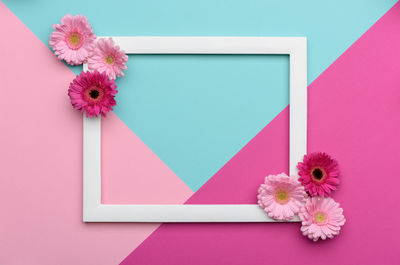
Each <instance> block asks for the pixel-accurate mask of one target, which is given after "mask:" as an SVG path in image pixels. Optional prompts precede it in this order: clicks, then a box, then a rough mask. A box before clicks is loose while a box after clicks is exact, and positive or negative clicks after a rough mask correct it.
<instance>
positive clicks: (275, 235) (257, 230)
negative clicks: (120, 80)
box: [0, 1, 400, 264]
mask: <svg viewBox="0 0 400 265" xmlns="http://www.w3.org/2000/svg"><path fill="white" fill-rule="evenodd" d="M116 3H118V2H116ZM130 3H131V5H132V6H131V7H132V8H131V11H127V10H129V8H124V9H123V8H119V9H116V8H117V7H118V5H106V6H104V7H100V6H102V5H101V4H100V5H98V6H99V8H97V7H96V9H94V8H88V6H85V5H87V3H86V2H80V4H79V5H77V4H74V2H71V1H70V2H60V3H55V2H50V1H49V2H47V3H44V4H43V5H34V4H27V3H23V2H15V1H12V2H11V1H6V4H7V5H8V7H9V8H10V9H11V10H12V11H13V12H14V13H15V14H16V15H17V16H18V18H19V19H21V20H22V21H23V22H24V23H25V24H26V25H27V26H28V28H29V29H30V30H31V31H32V32H33V33H35V35H36V36H37V37H38V38H39V39H38V38H36V37H35V35H34V34H32V32H30V31H29V29H28V28H26V27H25V26H24V25H23V24H22V23H21V22H20V21H19V20H18V18H17V17H16V16H14V15H13V14H12V13H11V12H10V11H9V10H8V9H7V7H5V6H4V5H2V4H0V5H1V8H0V12H1V13H0V14H1V15H0V19H1V22H2V23H1V24H2V25H7V27H5V26H2V27H0V30H1V35H2V36H7V37H8V38H7V41H3V42H1V44H0V45H1V47H2V49H0V50H1V53H2V58H3V60H2V61H1V63H0V67H1V73H3V75H2V77H3V85H2V86H1V88H2V95H3V97H5V98H7V99H8V100H7V101H3V104H0V108H1V110H2V113H9V112H10V110H12V111H13V112H12V115H4V116H3V118H2V120H1V121H2V123H1V124H2V127H1V129H2V130H1V131H2V135H1V136H2V137H1V139H2V140H1V143H0V145H1V146H2V150H3V151H2V152H1V161H3V163H2V175H1V180H2V182H1V183H2V185H0V198H1V201H2V202H4V203H2V204H1V205H2V208H3V211H2V213H3V214H4V217H3V216H2V218H0V235H1V236H0V263H2V264H3V263H4V264H117V263H119V262H120V261H122V260H123V259H124V257H126V256H127V255H128V254H129V252H131V251H133V252H132V254H131V255H129V256H128V258H127V259H126V260H125V261H124V264H160V263H161V264H182V263H183V264H209V263H218V264H224V263H229V264H241V263H244V262H246V263H247V262H251V263H252V264H264V263H265V261H266V260H269V261H271V262H280V263H283V264H293V263H294V262H300V263H305V262H307V263H310V264H317V263H318V264H321V263H322V264H358V263H362V264H377V263H384V264H397V263H399V259H398V256H396V253H395V251H394V248H393V246H396V245H397V244H398V243H399V242H398V239H397V238H396V237H395V236H394V235H396V234H399V231H398V229H397V228H396V225H395V224H394V222H395V220H397V218H398V214H397V212H396V211H395V210H393V209H395V208H396V204H397V202H398V201H399V196H398V195H397V193H396V184H397V185H398V181H397V178H396V177H395V174H394V173H393V172H395V165H396V160H395V159H396V157H398V155H399V154H398V151H397V150H399V148H398V147H399V146H398V144H399V141H398V140H397V137H396V135H398V133H399V128H398V118H397V117H398V115H395V114H396V113H398V111H399V107H398V106H399V103H400V102H399V100H398V98H399V97H398V96H397V92H398V90H397V86H398V85H397V84H398V82H399V80H398V77H397V76H398V74H397V69H398V68H399V67H398V65H397V61H398V58H397V56H398V54H399V53H398V52H397V47H398V46H399V38H398V37H397V36H399V34H398V33H399V31H400V29H399V27H398V26H397V25H400V24H399V14H400V12H399V7H398V5H396V6H395V7H394V8H393V9H392V10H391V11H390V12H389V14H388V15H386V16H384V17H383V18H382V19H381V20H380V21H379V22H378V23H377V24H376V25H375V26H374V27H373V28H372V29H371V30H370V31H368V32H367V33H366V34H365V35H364V36H363V37H362V38H361V39H360V40H359V41H358V42H356V43H355V44H354V45H353V46H352V47H351V48H350V49H349V50H347V51H346V52H345V53H344V54H343V55H342V56H341V57H340V59H339V60H338V61H337V62H335V64H333V65H332V66H331V67H329V68H328V69H327V70H326V71H325V72H324V73H323V74H322V75H321V76H320V77H319V78H318V79H317V80H315V82H313V83H312V85H311V86H310V88H309V101H310V105H309V114H310V115H309V149H310V150H311V151H313V150H324V151H327V152H330V153H331V154H332V155H333V156H335V157H336V158H337V159H338V160H339V161H340V164H341V166H342V171H343V182H342V186H341V189H340V191H338V192H337V193H336V194H335V198H336V199H337V200H339V201H340V202H341V203H342V205H343V207H344V208H345V214H346V217H347V219H348V223H347V224H346V226H345V229H344V230H343V233H342V234H341V236H340V237H338V238H336V239H335V240H332V241H328V242H323V243H322V244H319V245H315V244H312V243H311V242H308V241H307V240H306V239H305V238H303V237H302V236H301V235H300V233H299V231H298V229H299V227H298V225H297V224H272V225H271V224H230V225H226V224H179V225H178V224H176V225H173V224H169V225H163V226H162V228H161V229H159V230H157V232H156V233H153V234H152V236H151V237H149V238H148V239H147V240H146V241H144V243H143V244H142V245H141V246H140V247H139V248H137V249H136V250H135V248H136V247H137V246H138V245H139V244H140V243H141V242H142V241H143V240H144V239H145V238H146V237H147V236H148V235H149V234H150V233H151V232H152V231H154V229H156V227H157V225H155V224H83V223H82V222H81V211H82V208H81V207H82V206H81V204H82V198H81V178H82V175H81V172H82V168H81V161H82V157H81V130H82V127H81V123H80V122H77V121H79V120H80V118H79V114H78V113H76V112H72V111H71V109H70V106H69V103H68V99H67V98H66V94H65V93H66V89H67V86H68V83H69V82H70V80H71V79H72V78H73V75H72V73H71V72H70V71H69V70H68V69H67V67H65V66H64V65H63V64H62V63H60V62H58V61H57V60H56V59H55V58H54V56H53V55H52V53H51V52H50V51H49V50H48V49H47V48H46V47H45V46H44V45H43V43H45V44H47V40H48V34H49V33H50V31H51V29H50V27H49V25H51V24H53V23H57V22H58V21H59V18H60V17H61V16H62V15H64V14H65V13H67V12H71V13H73V14H74V13H84V14H85V15H87V16H88V17H89V19H90V21H91V22H92V24H93V25H94V27H95V31H96V33H98V34H99V35H267V36H272V35H275V36H296V35H301V36H303V35H304V36H307V37H308V39H309V82H310V83H311V82H312V81H314V79H315V78H316V77H317V76H318V75H319V74H320V73H321V72H323V71H324V70H325V69H326V68H327V67H328V66H329V64H331V63H332V62H333V61H334V60H335V59H336V58H337V57H338V56H339V55H341V54H342V53H343V52H344V51H345V50H346V49H347V48H348V47H349V46H350V45H351V44H352V43H353V42H354V41H355V40H357V38H358V37H360V36H361V35H362V34H363V33H364V32H365V31H366V30H367V29H368V28H369V27H370V26H371V25H372V24H373V23H374V22H375V21H376V20H377V19H378V18H380V17H381V16H382V15H383V13H384V12H385V11H387V10H388V9H389V8H390V7H391V6H392V5H393V4H394V1H362V2H361V1H352V2H351V3H348V1H339V2H335V3H331V4H328V3H326V4H322V3H320V2H315V3H314V2H313V1H310V2H307V4H305V3H301V4H300V3H297V2H294V1H293V2H291V1H287V2H286V1H280V2H279V3H275V2H267V1H255V2H252V3H250V4H249V3H248V1H246V2H239V1H235V2H231V1H230V2H229V3H228V2H225V1H217V2H214V1H213V2H212V3H211V2H208V1H203V2H202V3H201V4H199V3H195V2H191V1H187V2H185V3H182V2H180V1H176V2H175V1H171V2H170V3H168V8H166V7H165V6H163V2H158V1H146V3H140V4H139V3H138V2H135V1H133V2H130ZM124 4H126V5H128V3H127V2H126V3H124ZM296 5H298V6H296ZM112 10H114V12H113V11H112ZM132 10H133V12H134V13H132ZM150 10H151V12H150ZM301 11H303V12H301ZM126 12H128V13H129V14H128V13H126ZM39 14H42V15H39ZM121 17H128V18H129V19H124V20H121V19H119V18H121ZM183 21H184V22H185V23H182V22H183ZM382 40H384V41H382ZM40 41H42V42H43V43H41V42H40ZM27 43H29V45H27ZM22 51H23V52H22ZM148 59H149V58H147V59H146V58H143V61H142V63H143V64H142V66H145V65H146V60H148ZM277 60H278V61H276V63H278V64H281V65H283V67H282V68H281V70H282V69H286V68H285V67H284V60H285V59H277ZM157 62H159V63H162V62H161V60H159V61H158V60H157ZM175 63H176V62H175ZM253 63H265V62H263V61H260V60H259V59H256V61H255V62H253ZM268 63H269V62H268ZM142 69H143V68H142ZM200 69H201V68H200ZM72 70H73V71H74V72H78V71H79V69H77V68H74V69H72ZM144 70H145V69H144ZM228 70H229V69H228ZM279 73H280V74H282V71H279ZM283 73H284V71H283ZM158 74H161V73H158ZM260 76H261V75H259V77H260ZM244 77H246V76H244ZM260 80H262V79H260ZM178 81H179V80H177V81H176V82H178ZM269 81H271V79H269ZM178 83H179V82H178ZM125 85H126V86H125ZM139 85H140V83H139V84H138V86H139ZM124 86H125V87H126V90H125V91H128V89H129V86H130V82H128V83H126V84H121V89H122V87H124ZM282 87H283V86H282ZM239 88H240V87H239ZM382 91H384V92H382ZM121 95H122V93H121ZM282 95H283V96H281V97H279V96H277V102H280V104H281V105H280V106H281V109H279V104H278V107H277V108H275V110H274V111H275V112H276V114H278V113H279V112H280V111H281V110H283V109H284V108H285V106H286V105H285V100H287V98H286V96H285V95H284V94H282ZM128 96H129V95H128ZM128 96H126V97H124V98H127V97H128ZM166 96H168V95H166ZM169 96H170V97H171V98H167V99H168V100H172V99H173V97H174V96H176V94H174V93H171V94H170V95H169ZM43 98H45V99H46V101H43ZM168 100H167V102H173V101H168ZM232 100H238V99H235V98H233V99H232ZM286 103H287V102H286ZM254 110H256V112H257V109H252V111H254ZM258 110H260V111H268V110H269V109H267V110H266V109H262V108H260V109H258ZM138 111H139V110H138ZM190 111H191V112H192V114H196V115H199V112H201V109H199V110H197V109H192V110H190ZM123 113H125V112H121V113H119V116H121V117H120V118H121V119H122V120H123V121H124V123H125V124H127V125H128V126H129V121H128V120H124V118H123ZM116 114H117V115H118V110H116ZM256 114H257V113H256ZM264 114H265V113H264ZM271 115H272V114H271ZM264 116H265V115H260V116H258V117H261V118H265V117H264ZM273 116H274V115H272V117H270V118H269V119H270V120H272V119H273ZM199 117H200V115H199ZM287 118H288V114H287V110H286V109H285V110H283V112H281V113H280V114H279V115H278V116H277V117H276V118H275V119H273V120H272V122H270V123H269V124H268V125H267V126H266V127H265V128H264V129H262V128H263V127H264V125H266V124H262V123H263V122H266V123H268V122H269V121H261V122H260V121H258V122H254V123H253V122H252V121H257V115H250V116H248V120H250V121H246V122H249V124H248V126H249V128H252V129H251V130H250V131H251V132H248V133H247V134H243V135H240V134H239V135H238V136H236V137H237V138H236V139H241V142H240V141H239V142H240V144H239V146H237V147H236V148H234V149H232V150H230V151H229V150H228V151H227V150H226V149H224V148H222V149H221V150H222V151H221V153H220V155H219V156H218V157H216V159H215V160H219V162H218V163H217V164H216V165H214V169H213V170H214V171H216V172H217V171H218V172H217V173H216V174H214V173H215V172H212V171H209V172H208V173H207V174H208V177H205V178H204V180H203V182H204V181H205V180H207V179H209V178H210V177H211V179H210V181H209V182H207V183H206V184H205V185H203V186H201V183H200V184H192V185H190V183H189V184H188V183H185V182H184V180H185V177H184V176H189V175H190V168H189V169H185V163H182V164H180V163H179V159H177V158H179V157H176V158H175V159H172V160H174V161H175V162H174V161H164V159H166V158H170V159H171V157H172V158H173V154H172V155H171V157H169V156H167V155H164V157H163V155H162V154H163V152H164V153H165V154H167V151H169V150H168V149H169V147H168V145H166V146H165V147H163V146H161V147H159V149H158V150H157V148H155V147H154V146H156V147H157V146H159V144H157V142H156V140H157V139H155V138H156V137H155V136H157V135H156V134H155V136H154V137H153V138H154V139H151V137H149V138H148V139H142V138H144V136H142V138H138V137H137V135H136V133H138V132H136V131H135V130H134V128H130V127H132V126H130V127H129V128H128V127H127V126H126V125H125V124H124V123H122V122H121V120H120V119H119V118H117V116H115V115H110V117H108V118H107V120H105V122H104V126H106V125H109V126H106V127H103V133H104V140H106V141H105V142H104V143H103V144H104V148H105V149H104V154H103V159H104V158H106V159H104V160H106V161H107V163H104V166H103V172H104V176H105V178H104V181H108V182H107V183H105V184H106V186H107V187H110V189H109V190H108V193H104V194H103V195H105V197H104V198H103V199H105V200H106V201H107V200H109V201H122V202H123V201H130V200H138V199H141V198H144V199H146V200H151V199H157V198H156V197H152V195H151V194H150V192H151V189H149V190H143V192H142V193H139V192H138V190H140V187H152V186H151V184H152V183H153V184H156V185H155V187H160V185H161V186H162V185H164V184H166V185H169V186H168V189H165V190H162V189H159V190H157V192H159V193H157V192H154V193H153V194H159V196H160V198H162V199H163V200H166V201H168V202H171V203H183V202H185V201H186V200H187V199H188V198H189V197H190V195H191V194H192V191H191V189H192V190H193V191H194V190H197V189H198V188H199V186H201V188H200V189H199V190H198V192H197V193H196V194H195V195H194V196H193V197H191V198H190V200H189V201H188V203H207V202H210V203H217V202H220V203H224V202H228V201H229V202H237V203H243V202H254V193H253V194H252V192H254V188H255V187H257V185H258V183H259V182H260V181H261V180H262V178H263V176H264V175H265V174H267V173H271V172H280V171H286V170H287V163H286V162H287V156H288V153H287V152H288V148H287V137H288V135H287V132H288V130H287V124H288V123H287ZM230 119H231V117H229V116H227V120H230ZM141 122H142V125H140V126H142V128H145V127H146V126H150V125H151V124H150V123H151V122H154V120H151V119H147V118H146V116H142V117H141ZM241 122H243V121H242V120H241ZM206 125H207V126H208V125H209V124H207V123H204V126H206ZM150 128H151V126H150ZM187 128H190V124H188V127H187ZM261 129H262V130H261ZM260 130H261V131H260ZM193 131H195V130H193ZM216 135H217V136H218V135H220V136H219V137H223V135H224V134H223V133H220V132H219V133H218V132H216ZM116 136H117V137H116ZM173 136H174V134H173V132H171V133H170V134H169V135H168V134H167V135H166V136H164V137H166V138H167V139H173V138H171V137H173ZM254 136H255V137H254ZM246 137H247V138H246ZM253 137H254V138H253ZM248 141H250V142H249V143H248V144H247V145H246V143H247V142H248ZM175 142H176V143H178V144H179V142H178V141H176V140H175ZM186 142H187V141H186ZM183 143H185V142H183ZM181 144H182V143H181ZM235 144H237V143H236V142H235ZM152 145H153V148H149V147H152ZM243 146H245V147H244V148H243V149H241V148H242V147H243ZM183 147H184V145H183V144H182V148H183ZM194 147H195V146H190V147H188V150H190V148H194ZM204 148H205V149H203V150H202V152H203V153H206V151H207V148H210V147H204ZM135 149H137V150H140V154H143V155H138V152H135ZM153 149H156V150H153ZM240 149H241V150H240ZM239 150H240V151H239ZM200 151H201V150H200ZM238 151H239V152H238ZM237 152H238V153H237ZM113 153H118V154H120V155H121V156H120V158H119V159H118V158H116V157H115V156H113ZM221 154H222V155H221ZM161 157H163V158H164V159H160V158H161ZM223 157H225V158H223ZM231 158H232V159H231ZM226 162H227V163H226ZM225 163H226V164H225ZM140 165H141V166H140ZM145 165H149V166H151V169H148V170H147V169H146V168H147V167H146V166H145ZM221 167H222V169H221V170H219V168H221ZM204 168H205V169H204V170H209V167H208V165H206V164H205V166H204ZM129 172H132V174H133V175H136V174H137V175H140V173H141V174H146V176H147V178H145V180H146V182H145V183H141V184H140V183H139V184H138V183H137V181H138V180H137V179H132V178H131V177H130V176H131V175H129ZM178 172H181V173H179V174H178ZM204 172H206V171H204ZM157 174H158V175H157ZM207 174H203V173H202V174H201V175H199V176H200V177H204V176H206V175H207ZM114 176H117V178H118V179H116V180H117V182H113V181H112V178H114ZM379 180H384V181H379ZM163 181H164V182H163ZM186 182H187V180H186ZM119 183H128V184H131V189H129V186H128V187H127V186H126V185H121V184H119ZM387 183H390V185H388V184H387ZM113 185H114V186H113ZM157 185H159V186H157ZM187 185H189V186H190V188H189V187H188V186H187ZM130 191H132V192H130ZM147 191H148V192H147ZM153 191H154V190H153ZM168 191H172V192H168ZM129 192H130V193H129ZM146 195H147V196H148V197H146ZM135 196H137V197H135ZM366 231H367V232H366ZM287 249H291V250H292V251H293V252H292V253H293V254H292V255H287V251H286V250H287ZM360 250H361V251H360ZM155 253H157V255H156V254H155ZM271 253H273V254H271ZM311 258H312V259H311Z"/></svg>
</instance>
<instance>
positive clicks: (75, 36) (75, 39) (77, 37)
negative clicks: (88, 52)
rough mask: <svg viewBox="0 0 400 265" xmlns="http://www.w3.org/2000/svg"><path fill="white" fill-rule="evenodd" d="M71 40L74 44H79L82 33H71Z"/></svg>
mask: <svg viewBox="0 0 400 265" xmlns="http://www.w3.org/2000/svg"><path fill="white" fill-rule="evenodd" d="M69 42H70V43H71V44H72V45H74V46H78V45H79V43H80V42H81V36H80V34H79V33H71V34H70V35H69Z"/></svg>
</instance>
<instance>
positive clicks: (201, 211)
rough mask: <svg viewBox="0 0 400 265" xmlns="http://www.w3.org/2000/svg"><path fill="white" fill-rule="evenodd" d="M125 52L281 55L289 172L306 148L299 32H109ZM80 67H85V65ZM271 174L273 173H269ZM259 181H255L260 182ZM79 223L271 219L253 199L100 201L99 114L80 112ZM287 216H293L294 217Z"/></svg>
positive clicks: (304, 81) (304, 72)
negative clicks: (285, 64)
mask: <svg viewBox="0 0 400 265" xmlns="http://www.w3.org/2000/svg"><path fill="white" fill-rule="evenodd" d="M112 38H113V40H114V41H115V43H116V44H117V45H119V46H120V48H121V49H122V50H124V51H125V52H126V53H127V54H283V55H285V54H286V55H289V57H290V59H289V61H290V76H289V78H290V125H289V126H290V132H289V133H290V139H289V141H290V144H289V146H290V147H289V148H290V155H289V171H290V172H289V173H290V174H291V175H297V174H296V173H297V169H296V164H297V163H298V162H299V161H301V160H302V159H303V155H304V154H306V151H307V39H306V38H305V37H112ZM83 68H84V71H86V70H88V67H87V65H86V64H84V66H83ZM271 173H273V172H271ZM260 184H261V183H260ZM83 221H84V222H277V221H276V220H273V219H271V218H269V217H268V215H267V214H266V213H265V212H264V211H263V210H262V209H261V208H260V207H259V206H258V205H256V204H254V205H253V204H235V205H227V204H222V205H210V204H207V205H198V204H196V205H126V204H121V205H116V204H102V203H101V118H100V117H98V118H86V117H85V116H83ZM291 221H293V222H296V221H299V218H298V217H297V216H296V217H294V218H293V219H292V220H291Z"/></svg>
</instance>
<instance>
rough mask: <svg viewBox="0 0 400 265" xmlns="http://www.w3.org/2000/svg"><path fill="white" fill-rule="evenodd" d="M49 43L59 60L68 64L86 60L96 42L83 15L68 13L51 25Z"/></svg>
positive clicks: (80, 62)
mask: <svg viewBox="0 0 400 265" xmlns="http://www.w3.org/2000/svg"><path fill="white" fill-rule="evenodd" d="M53 28H54V30H55V31H53V32H52V33H51V35H50V40H49V45H50V46H51V48H52V49H53V50H54V53H55V54H56V55H57V56H58V58H59V59H60V60H65V61H66V62H67V63H68V64H70V65H77V64H82V63H84V62H86V60H87V58H88V57H89V54H90V53H91V52H92V50H93V49H94V46H95V44H96V35H94V33H93V30H92V27H91V26H90V24H89V21H88V20H87V18H86V17H85V16H82V15H76V16H72V15H70V14H67V15H65V16H64V17H63V18H62V19H61V24H55V25H53Z"/></svg>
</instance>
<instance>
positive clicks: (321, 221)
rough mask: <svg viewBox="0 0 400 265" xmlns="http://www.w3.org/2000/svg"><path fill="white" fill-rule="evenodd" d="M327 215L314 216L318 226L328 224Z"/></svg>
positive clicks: (320, 213) (318, 213)
mask: <svg viewBox="0 0 400 265" xmlns="http://www.w3.org/2000/svg"><path fill="white" fill-rule="evenodd" d="M326 219H327V218H326V214H325V213H324V212H316V213H315V215H314V220H315V222H316V223H317V224H319V225H322V224H325V223H326V221H327V220H326Z"/></svg>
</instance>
